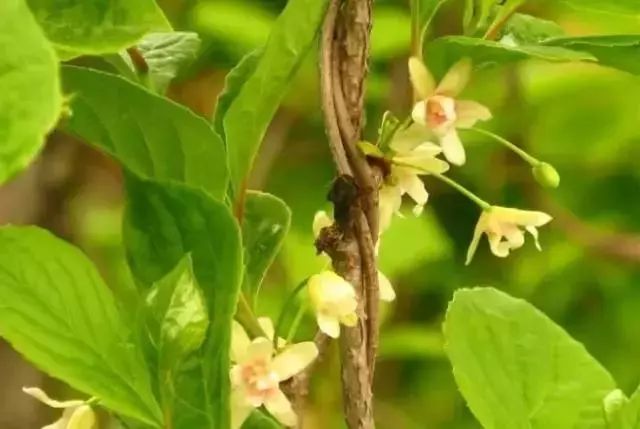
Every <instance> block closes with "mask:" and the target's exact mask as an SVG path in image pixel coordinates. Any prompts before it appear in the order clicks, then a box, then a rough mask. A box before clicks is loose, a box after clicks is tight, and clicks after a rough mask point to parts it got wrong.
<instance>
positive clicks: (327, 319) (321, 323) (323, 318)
mask: <svg viewBox="0 0 640 429" xmlns="http://www.w3.org/2000/svg"><path fill="white" fill-rule="evenodd" d="M316 321H317V322H318V328H320V330H321V331H322V332H324V333H325V334H327V335H328V336H330V337H331V338H338V337H339V336H340V321H339V320H338V318H337V317H331V316H327V315H325V314H320V313H318V314H317V316H316Z"/></svg>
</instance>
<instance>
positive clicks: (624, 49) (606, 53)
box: [543, 34, 640, 74]
mask: <svg viewBox="0 0 640 429" xmlns="http://www.w3.org/2000/svg"><path fill="white" fill-rule="evenodd" d="M543 44H544V45H546V46H559V47H563V48H568V49H575V50H577V51H582V52H587V53H589V54H591V55H593V56H594V57H595V58H597V60H598V62H599V63H600V64H602V65H605V66H609V67H614V68H617V69H620V70H624V71H626V72H629V73H633V74H640V34H619V35H607V36H586V37H562V38H556V39H550V40H546V41H544V42H543Z"/></svg>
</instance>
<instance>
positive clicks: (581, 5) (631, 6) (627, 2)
mask: <svg viewBox="0 0 640 429" xmlns="http://www.w3.org/2000/svg"><path fill="white" fill-rule="evenodd" d="M560 2H561V3H565V4H566V5H568V6H571V7H573V8H576V9H583V10H590V11H594V12H607V13H621V14H635V15H636V17H640V2H638V1H637V0H614V1H612V0H560Z"/></svg>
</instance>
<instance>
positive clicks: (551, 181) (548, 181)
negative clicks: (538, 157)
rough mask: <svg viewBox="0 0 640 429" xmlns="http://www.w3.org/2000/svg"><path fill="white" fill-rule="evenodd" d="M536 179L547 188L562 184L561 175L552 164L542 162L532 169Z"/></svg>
mask: <svg viewBox="0 0 640 429" xmlns="http://www.w3.org/2000/svg"><path fill="white" fill-rule="evenodd" d="M531 171H532V172H533V177H535V179H536V181H537V182H538V183H539V184H541V185H542V186H544V187H546V188H557V187H558V185H560V175H559V174H558V171H557V170H556V169H555V168H553V166H552V165H551V164H548V163H546V162H541V163H540V164H538V165H536V166H535V167H533V168H532V169H531Z"/></svg>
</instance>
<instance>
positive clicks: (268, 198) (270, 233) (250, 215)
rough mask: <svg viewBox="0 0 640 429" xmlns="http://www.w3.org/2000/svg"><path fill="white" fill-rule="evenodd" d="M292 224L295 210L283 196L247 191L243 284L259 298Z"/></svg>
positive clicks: (247, 290) (244, 217)
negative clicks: (264, 280) (261, 288)
mask: <svg viewBox="0 0 640 429" xmlns="http://www.w3.org/2000/svg"><path fill="white" fill-rule="evenodd" d="M290 225H291V210H289V207H287V205H286V203H285V202H284V201H282V200H281V199H280V198H277V197H275V196H273V195H271V194H267V193H264V192H258V191H249V192H247V196H246V202H245V208H244V216H243V220H242V241H243V243H244V261H245V274H244V280H243V288H244V290H245V291H246V293H247V294H248V296H249V297H250V299H251V300H252V303H253V305H254V306H255V300H256V298H257V296H258V292H259V290H260V285H261V284H262V280H263V279H264V276H265V274H266V272H267V269H268V268H269V266H270V265H271V263H272V262H273V260H274V259H275V257H276V254H277V253H278V251H279V250H280V247H281V246H282V242H283V240H284V238H285V236H286V235H287V231H289V226H290Z"/></svg>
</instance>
